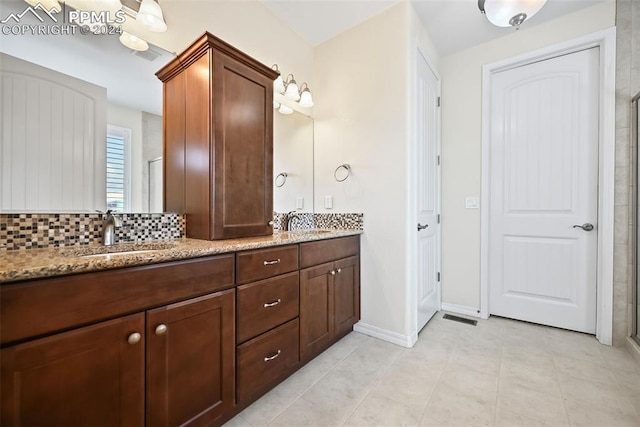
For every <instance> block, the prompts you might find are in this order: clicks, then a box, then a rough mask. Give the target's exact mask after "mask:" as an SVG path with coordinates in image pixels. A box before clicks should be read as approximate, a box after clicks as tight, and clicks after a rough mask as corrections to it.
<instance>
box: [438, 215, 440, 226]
mask: <svg viewBox="0 0 640 427" xmlns="http://www.w3.org/2000/svg"><path fill="white" fill-rule="evenodd" d="M438 224H440V214H438Z"/></svg>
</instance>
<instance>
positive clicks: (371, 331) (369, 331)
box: [353, 322, 418, 348]
mask: <svg viewBox="0 0 640 427" xmlns="http://www.w3.org/2000/svg"><path fill="white" fill-rule="evenodd" d="M353 330H354V331H356V332H360V333H361V334H365V335H369V336H370V337H374V338H378V339H381V340H383V341H387V342H390V343H391V344H396V345H400V346H402V347H407V348H411V347H413V346H414V344H415V343H416V342H417V341H418V334H413V335H402V334H399V333H397V332H392V331H387V330H386V329H382V328H378V327H377V326H373V325H369V324H366V323H363V322H358V323H356V324H355V325H354V326H353Z"/></svg>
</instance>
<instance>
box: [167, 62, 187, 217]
mask: <svg viewBox="0 0 640 427" xmlns="http://www.w3.org/2000/svg"><path fill="white" fill-rule="evenodd" d="M185 74H186V73H182V74H178V75H177V76H175V77H174V78H172V79H171V80H169V81H167V82H166V83H165V85H164V93H163V96H164V99H165V100H170V102H165V103H164V106H163V108H164V111H163V114H162V117H163V119H164V126H163V132H164V133H163V136H164V141H163V145H162V148H163V151H164V154H163V156H162V162H163V166H164V171H163V174H162V180H163V181H162V182H163V187H162V188H163V194H164V197H163V203H164V211H165V212H180V213H182V212H184V211H185V206H184V202H185V200H184V192H185V188H184V180H185V145H184V144H185V101H186V99H187V98H186V96H185V89H186V87H185Z"/></svg>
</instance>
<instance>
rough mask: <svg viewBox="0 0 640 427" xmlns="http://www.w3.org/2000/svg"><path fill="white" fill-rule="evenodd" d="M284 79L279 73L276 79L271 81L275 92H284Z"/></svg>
mask: <svg viewBox="0 0 640 427" xmlns="http://www.w3.org/2000/svg"><path fill="white" fill-rule="evenodd" d="M284 90H285V88H284V80H283V79H282V75H279V76H278V78H277V79H275V80H274V81H273V91H274V92H277V93H284Z"/></svg>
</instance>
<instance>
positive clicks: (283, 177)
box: [276, 172, 287, 188]
mask: <svg viewBox="0 0 640 427" xmlns="http://www.w3.org/2000/svg"><path fill="white" fill-rule="evenodd" d="M285 182H287V173H286V172H280V173H279V174H278V175H277V176H276V187H278V188H279V187H282V186H283V185H284V183H285Z"/></svg>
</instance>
